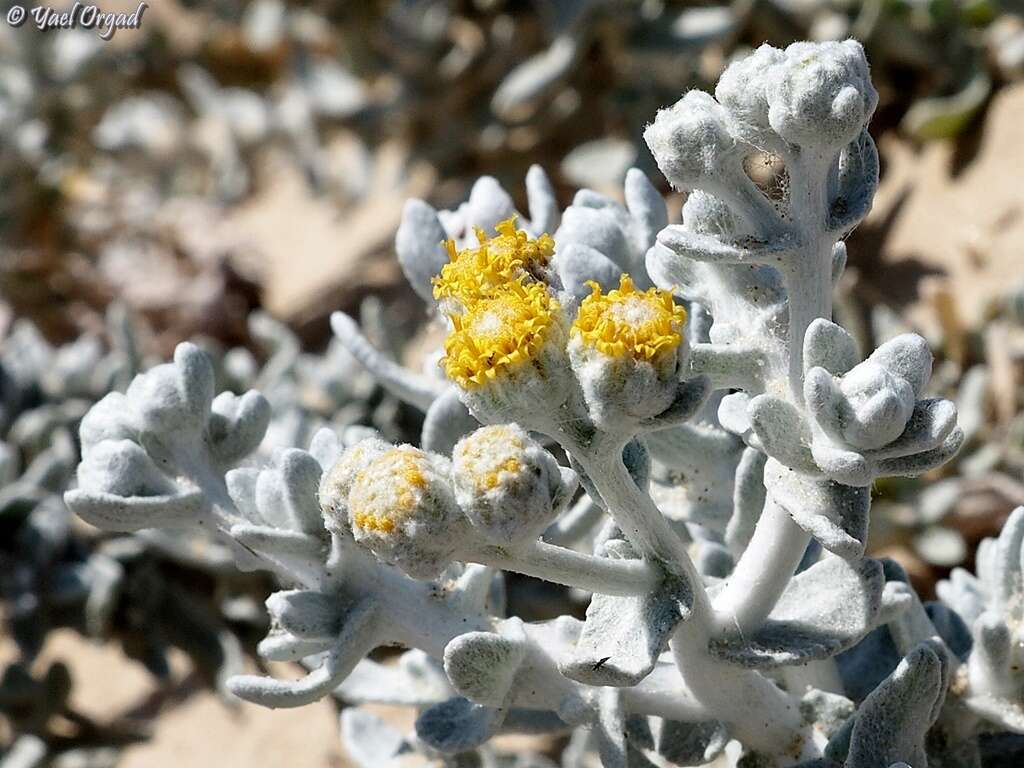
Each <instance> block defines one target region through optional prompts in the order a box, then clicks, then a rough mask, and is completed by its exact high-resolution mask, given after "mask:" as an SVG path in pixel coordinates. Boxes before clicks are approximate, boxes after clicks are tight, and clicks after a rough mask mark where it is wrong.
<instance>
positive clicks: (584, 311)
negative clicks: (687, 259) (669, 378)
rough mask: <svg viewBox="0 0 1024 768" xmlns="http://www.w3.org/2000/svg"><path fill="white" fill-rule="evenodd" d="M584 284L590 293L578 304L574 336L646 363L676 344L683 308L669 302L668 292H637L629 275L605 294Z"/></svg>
mask: <svg viewBox="0 0 1024 768" xmlns="http://www.w3.org/2000/svg"><path fill="white" fill-rule="evenodd" d="M587 285H589V286H590V289H591V294H590V295H589V296H588V297H586V298H585V299H584V300H583V302H582V303H581V304H580V310H579V314H577V316H576V321H575V322H574V323H573V324H572V335H573V336H579V337H580V338H582V339H583V341H584V343H586V344H588V345H589V346H592V347H594V348H595V349H597V350H598V351H600V352H602V353H603V354H605V355H608V356H609V357H632V358H633V359H635V360H646V361H648V362H651V361H654V360H655V358H658V357H660V356H661V355H662V354H664V353H666V352H669V351H674V350H676V349H677V348H678V347H679V344H680V342H681V341H682V335H681V331H682V327H683V323H685V322H686V310H685V309H683V308H682V307H680V306H678V305H677V304H675V303H674V302H673V301H672V294H671V293H670V292H669V291H663V290H660V289H658V288H651V289H650V290H647V291H638V290H637V289H636V287H635V286H634V285H633V281H632V280H631V279H630V277H629V275H623V276H622V277H621V279H620V281H619V287H618V288H617V289H615V290H612V291H609V292H608V293H607V294H603V293H602V292H601V286H599V285H598V284H597V283H595V282H588V283H587Z"/></svg>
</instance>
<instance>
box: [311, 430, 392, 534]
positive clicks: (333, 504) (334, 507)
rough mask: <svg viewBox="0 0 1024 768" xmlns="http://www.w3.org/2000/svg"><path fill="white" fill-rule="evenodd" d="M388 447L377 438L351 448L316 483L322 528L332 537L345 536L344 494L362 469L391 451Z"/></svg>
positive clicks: (346, 529) (345, 497)
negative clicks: (337, 534)
mask: <svg viewBox="0 0 1024 768" xmlns="http://www.w3.org/2000/svg"><path fill="white" fill-rule="evenodd" d="M391 447H392V446H391V444H390V443H386V442H384V441H383V440H381V439H380V438H377V437H369V438H367V439H365V440H360V441H359V442H358V443H356V444H355V445H353V446H352V447H351V448H349V449H348V450H347V451H345V452H344V453H343V454H341V457H340V458H339V459H338V461H337V462H335V464H334V466H332V467H331V468H330V469H329V470H328V471H327V472H325V473H324V475H323V478H322V479H321V480H320V491H319V494H318V495H319V498H320V511H321V512H322V513H323V516H324V525H325V526H326V528H327V530H329V531H333V532H334V533H347V532H348V531H349V526H348V494H349V491H350V490H352V484H353V483H354V482H355V480H356V475H358V474H359V473H360V472H361V471H362V470H363V469H365V468H366V466H367V465H368V464H369V463H370V462H371V461H373V460H374V459H376V458H377V457H378V456H380V455H381V454H383V453H385V452H386V451H388V450H390V449H391Z"/></svg>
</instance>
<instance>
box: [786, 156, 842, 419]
mask: <svg viewBox="0 0 1024 768" xmlns="http://www.w3.org/2000/svg"><path fill="white" fill-rule="evenodd" d="M833 159H834V157H832V156H828V155H817V156H816V155H809V156H800V157H798V158H797V157H793V158H791V159H790V160H789V161H788V162H789V163H790V164H791V165H790V168H789V178H790V184H791V187H790V204H789V209H790V211H791V212H792V215H793V217H794V219H795V220H796V225H797V226H796V229H797V231H799V232H801V233H802V236H801V240H800V242H801V244H802V247H800V248H797V249H796V250H795V251H794V253H793V255H792V258H791V259H790V260H788V261H787V263H786V264H785V265H784V266H783V268H782V270H781V271H782V276H783V280H784V281H785V283H786V293H787V296H788V299H789V386H790V391H791V392H792V394H793V401H794V402H795V403H797V404H798V405H800V404H802V403H803V401H804V400H803V397H804V396H803V388H804V334H805V333H806V332H807V326H809V325H810V324H811V323H812V322H813V321H814V320H816V319H817V318H819V317H824V318H825V319H826V320H831V319H832V246H833V244H834V241H833V239H832V237H831V235H830V234H829V232H828V184H827V180H828V172H829V168H830V167H831V165H832V160H833Z"/></svg>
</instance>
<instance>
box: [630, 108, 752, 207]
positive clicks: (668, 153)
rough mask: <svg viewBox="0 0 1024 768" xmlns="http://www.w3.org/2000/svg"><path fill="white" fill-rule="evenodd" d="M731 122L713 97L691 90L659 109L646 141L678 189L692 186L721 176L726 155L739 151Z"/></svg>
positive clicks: (645, 134) (664, 171)
mask: <svg viewBox="0 0 1024 768" xmlns="http://www.w3.org/2000/svg"><path fill="white" fill-rule="evenodd" d="M728 122H729V117H728V114H727V113H726V111H725V109H723V108H722V105H720V104H719V103H718V102H716V101H715V99H714V97H712V96H711V95H710V94H707V93H704V92H703V91H690V92H689V93H687V94H686V95H685V96H683V98H681V99H680V100H679V101H677V102H676V103H675V104H673V105H672V106H671V107H668V108H666V109H662V110H660V111H659V112H658V115H657V117H655V118H654V122H653V123H651V124H650V125H649V126H647V130H645V131H644V140H645V141H646V142H647V146H648V147H650V148H651V153H652V154H653V155H654V159H655V160H656V161H657V162H658V168H660V169H661V172H662V173H663V174H665V178H667V179H668V180H669V181H670V182H672V185H673V186H674V187H676V188H677V189H692V188H693V187H695V186H698V185H699V184H700V183H701V181H702V180H704V179H707V178H710V177H715V176H717V175H719V173H720V171H721V169H722V167H723V164H724V162H725V160H726V158H727V157H729V156H732V155H733V154H734V153H736V152H737V149H736V140H735V138H734V137H733V136H732V135H731V134H730V132H729V128H728Z"/></svg>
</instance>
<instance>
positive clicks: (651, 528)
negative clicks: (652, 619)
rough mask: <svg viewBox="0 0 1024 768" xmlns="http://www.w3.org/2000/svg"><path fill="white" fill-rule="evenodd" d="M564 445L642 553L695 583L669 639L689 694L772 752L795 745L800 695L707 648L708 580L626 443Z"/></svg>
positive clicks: (754, 743)
mask: <svg viewBox="0 0 1024 768" xmlns="http://www.w3.org/2000/svg"><path fill="white" fill-rule="evenodd" d="M560 437H561V438H563V439H565V438H566V436H565V435H561V436H560ZM571 442H572V441H571V440H569V439H566V443H571ZM563 445H564V447H565V448H566V450H570V451H572V453H573V457H574V458H575V459H576V460H577V461H578V462H579V463H580V465H581V466H582V467H583V469H584V471H585V472H586V473H587V475H588V477H589V478H590V480H591V482H593V483H594V486H595V487H596V488H597V491H598V493H600V494H601V497H602V498H603V499H604V502H605V505H606V507H607V509H608V511H609V514H611V515H612V517H613V518H614V519H615V521H616V523H617V524H618V525H619V527H620V528H621V529H622V532H623V534H624V535H625V536H626V537H627V538H628V539H629V541H630V543H632V544H633V546H634V547H635V548H636V549H637V550H638V551H639V552H640V553H641V554H643V555H644V556H646V557H651V558H655V559H657V560H660V561H662V562H663V563H665V565H666V567H668V568H669V569H670V570H675V571H676V572H677V573H680V575H683V576H684V577H685V578H686V579H687V581H688V582H689V584H690V586H691V588H692V589H693V607H692V612H691V615H690V616H689V618H688V619H687V620H686V621H684V622H682V623H681V624H680V625H679V627H678V629H677V630H676V633H675V635H674V637H673V639H672V641H671V643H670V648H671V650H672V653H673V657H674V659H675V662H676V667H677V669H678V671H679V675H680V677H681V678H682V679H681V683H682V685H683V696H684V698H685V699H688V700H689V699H692V700H694V701H698V702H700V703H701V705H703V706H704V707H706V708H707V710H708V711H709V712H712V713H714V717H715V719H719V720H722V721H724V722H726V723H729V724H730V726H731V727H732V732H733V734H734V735H735V736H736V737H737V738H739V739H740V740H741V741H742V742H743V743H744V744H745V745H746V746H748V747H751V748H753V749H758V750H760V751H764V752H766V753H769V754H781V753H785V752H787V751H789V750H791V749H792V747H793V745H794V744H797V743H798V741H799V739H800V729H801V726H802V720H801V715H800V708H799V705H798V702H797V700H796V699H795V698H794V697H791V696H789V695H788V694H787V693H785V692H784V691H782V690H780V689H779V688H778V687H777V686H776V685H775V684H774V683H772V682H771V681H770V680H768V679H767V678H765V677H763V676H762V675H760V674H758V673H757V672H753V671H751V670H745V669H740V668H738V667H736V666H734V665H730V664H726V663H724V662H721V661H719V660H717V659H715V658H713V657H712V656H711V655H710V653H709V652H708V642H709V641H710V639H711V618H712V614H711V604H710V601H709V600H708V596H707V592H706V591H705V590H704V583H703V580H702V579H701V577H700V575H699V574H698V573H697V571H696V568H694V566H693V562H692V561H691V560H690V557H689V555H688V554H687V552H686V548H685V546H684V545H683V544H682V542H681V541H680V539H679V537H678V536H676V534H675V533H674V532H673V530H672V528H671V527H670V526H669V525H668V521H667V520H666V519H665V517H664V516H663V515H662V514H661V511H660V510H659V509H658V507H657V505H655V503H654V501H653V500H652V499H651V497H650V496H649V495H647V494H646V493H644V492H643V491H641V490H640V488H638V487H637V485H636V483H634V482H633V479H632V478H631V477H630V475H629V472H628V471H627V470H626V467H625V466H624V465H623V463H622V459H621V456H622V447H623V446H622V445H621V444H617V443H616V444H612V445H610V446H609V445H608V444H605V445H600V444H597V443H595V444H592V445H591V446H589V447H587V448H585V447H583V446H580V445H578V444H574V445H567V444H565V443H563ZM805 544H806V542H805ZM794 567H795V566H794Z"/></svg>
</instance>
